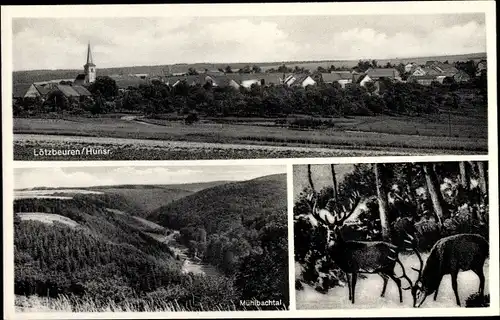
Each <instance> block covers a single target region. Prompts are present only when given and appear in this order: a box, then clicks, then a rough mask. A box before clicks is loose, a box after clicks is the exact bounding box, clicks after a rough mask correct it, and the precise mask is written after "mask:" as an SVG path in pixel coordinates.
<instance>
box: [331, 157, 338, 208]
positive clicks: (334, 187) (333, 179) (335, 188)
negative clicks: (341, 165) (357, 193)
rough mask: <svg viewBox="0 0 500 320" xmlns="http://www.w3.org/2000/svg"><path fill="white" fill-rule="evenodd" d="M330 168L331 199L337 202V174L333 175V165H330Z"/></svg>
mask: <svg viewBox="0 0 500 320" xmlns="http://www.w3.org/2000/svg"><path fill="white" fill-rule="evenodd" d="M331 168H332V182H333V201H335V203H336V202H337V197H338V189H337V176H336V175H335V165H334V164H332V165H331Z"/></svg>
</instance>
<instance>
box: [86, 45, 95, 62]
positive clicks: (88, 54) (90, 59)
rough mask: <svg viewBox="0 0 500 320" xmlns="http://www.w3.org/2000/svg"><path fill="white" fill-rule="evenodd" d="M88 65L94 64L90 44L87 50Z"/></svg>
mask: <svg viewBox="0 0 500 320" xmlns="http://www.w3.org/2000/svg"><path fill="white" fill-rule="evenodd" d="M87 64H93V65H95V64H94V61H93V59H92V50H90V42H89V46H88V49H87Z"/></svg>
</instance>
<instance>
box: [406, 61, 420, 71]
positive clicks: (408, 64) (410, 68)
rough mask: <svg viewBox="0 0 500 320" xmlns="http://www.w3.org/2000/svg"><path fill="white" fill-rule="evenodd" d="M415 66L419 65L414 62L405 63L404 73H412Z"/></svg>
mask: <svg viewBox="0 0 500 320" xmlns="http://www.w3.org/2000/svg"><path fill="white" fill-rule="evenodd" d="M417 67H419V65H418V64H416V63H415V62H410V63H407V64H406V65H405V72H406V73H413V72H414V71H415V69H416V68H417Z"/></svg>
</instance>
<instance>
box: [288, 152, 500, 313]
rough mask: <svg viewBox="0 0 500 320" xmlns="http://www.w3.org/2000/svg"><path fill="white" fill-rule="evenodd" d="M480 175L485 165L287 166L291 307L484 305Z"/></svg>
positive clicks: (484, 202)
mask: <svg viewBox="0 0 500 320" xmlns="http://www.w3.org/2000/svg"><path fill="white" fill-rule="evenodd" d="M488 172H489V169H488V162H486V161H461V162H425V163H423V162H417V163H409V162H407V163H373V164H370V163H357V164H331V165H295V166H294V171H293V179H294V182H293V184H294V208H293V215H294V244H295V252H294V255H295V294H296V307H297V309H298V310H300V309H311V310H313V309H315V310H316V309H349V308H354V309H362V308H453V307H465V308H467V307H469V308H478V307H489V305H490V295H489V287H490V286H489V277H490V268H489V265H490V264H489V263H490V260H489V257H490V246H489V203H488V182H489V181H488ZM491 272H492V274H494V273H496V272H498V271H495V269H494V268H492V270H491Z"/></svg>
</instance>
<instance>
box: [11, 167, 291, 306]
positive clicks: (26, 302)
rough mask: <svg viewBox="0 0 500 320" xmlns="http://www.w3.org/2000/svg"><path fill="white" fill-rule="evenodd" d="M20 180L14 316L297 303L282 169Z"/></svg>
mask: <svg viewBox="0 0 500 320" xmlns="http://www.w3.org/2000/svg"><path fill="white" fill-rule="evenodd" d="M14 177H15V178H14V187H15V190H14V203H13V208H14V259H15V262H14V290H15V310H16V312H23V313H25V312H144V311H146V312H160V311H172V312H173V311H240V310H247V311H252V310H287V309H288V308H289V281H288V275H289V271H288V270H289V269H288V227H287V210H286V204H287V200H286V199H287V193H286V168H285V166H283V165H274V166H261V165H247V166H244V165H239V166H215V165H212V166H192V167H189V166H182V167H181V166H170V167H165V166H120V167H117V166H113V167H107V166H99V167H90V166H87V167H62V168H61V167H50V168H49V167H45V168H22V169H15V170H14Z"/></svg>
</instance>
